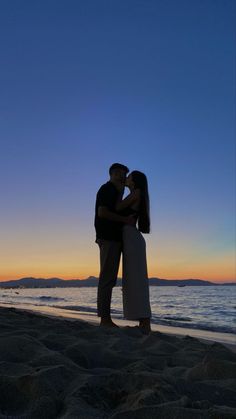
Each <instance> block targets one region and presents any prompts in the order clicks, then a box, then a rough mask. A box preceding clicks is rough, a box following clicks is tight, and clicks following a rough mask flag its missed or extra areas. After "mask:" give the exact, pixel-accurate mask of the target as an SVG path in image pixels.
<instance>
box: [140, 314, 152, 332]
mask: <svg viewBox="0 0 236 419" xmlns="http://www.w3.org/2000/svg"><path fill="white" fill-rule="evenodd" d="M139 329H141V331H142V332H143V333H144V334H145V335H148V334H149V333H150V332H151V323H150V317H145V318H142V319H139Z"/></svg>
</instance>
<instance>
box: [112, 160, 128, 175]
mask: <svg viewBox="0 0 236 419" xmlns="http://www.w3.org/2000/svg"><path fill="white" fill-rule="evenodd" d="M116 169H119V170H124V172H125V173H126V174H127V173H128V172H129V169H128V167H127V166H124V165H123V164H120V163H113V164H112V165H111V167H110V169H109V175H111V173H112V171H113V170H116Z"/></svg>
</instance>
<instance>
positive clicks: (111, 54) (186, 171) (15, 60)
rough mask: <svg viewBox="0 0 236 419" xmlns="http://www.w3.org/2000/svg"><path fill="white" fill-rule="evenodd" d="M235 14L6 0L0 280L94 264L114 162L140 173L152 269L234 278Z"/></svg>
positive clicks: (190, 3) (186, 1)
mask: <svg viewBox="0 0 236 419" xmlns="http://www.w3.org/2000/svg"><path fill="white" fill-rule="evenodd" d="M234 25H235V2H234V1H233V0H232V1H231V0H195V1H194V0H178V1H175V0H155V1H154V0H150V1H149V0H145V1H140V0H132V1H131V0H119V1H118V0H117V1H111V0H107V1H104V0H99V1H98V0H93V1H89V0H83V1H79V0H78V1H75V0H74V1H73V0H67V1H66V0H63V1H62V0H55V1H52V0H47V1H45V0H40V1H37V2H36V1H32V0H31V1H25V0H21V1H17V0H11V1H9V0H1V2H0V43H1V54H0V74H1V78H0V92H1V94H0V142H1V153H0V176H1V182H0V194H1V213H2V217H1V236H2V245H0V246H1V254H2V256H1V257H3V261H2V263H1V265H2V266H3V270H2V272H0V279H1V278H2V279H3V278H8V277H9V278H10V277H13V276H14V277H16V276H21V275H23V274H24V275H30V274H34V275H38V276H43V275H44V276H46V275H48V276H53V275H59V276H62V277H72V276H73V277H76V276H77V277H80V276H83V275H84V276H86V274H96V273H97V267H96V266H97V262H98V261H97V248H96V246H94V230H93V212H94V200H95V194H96V191H97V189H98V187H99V186H100V184H101V183H103V182H104V181H106V179H107V169H108V167H109V166H110V164H111V163H113V162H114V161H120V162H122V163H125V164H127V165H128V166H129V167H130V169H131V170H133V169H139V170H142V171H144V172H145V173H146V174H147V176H148V179H149V185H150V195H151V204H152V235H151V236H150V237H148V238H147V242H148V245H149V260H150V262H149V266H150V274H152V275H154V274H155V275H159V276H162V277H189V276H195V277H196V276H198V277H203V279H204V278H206V279H207V278H211V279H214V278H215V277H216V275H215V274H216V273H217V275H218V276H217V278H216V279H219V280H220V279H221V278H222V279H233V278H234V273H235V258H234V256H233V253H234V252H233V251H234V247H235V219H234V211H235V192H234V190H235V189H234V188H235V179H234V175H235V142H234V141H235V138H234V137H235V122H234V118H235V31H234ZM216 262H217V263H216Z"/></svg>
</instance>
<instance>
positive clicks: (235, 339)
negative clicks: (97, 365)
mask: <svg viewBox="0 0 236 419" xmlns="http://www.w3.org/2000/svg"><path fill="white" fill-rule="evenodd" d="M0 307H5V308H15V309H17V310H22V311H27V312H32V313H39V314H42V315H45V316H48V317H53V318H60V319H67V320H70V319H71V320H82V321H85V322H88V323H90V324H93V325H99V322H100V319H99V317H97V315H96V314H93V313H91V312H82V311H75V310H68V309H63V308H62V309H61V308H59V307H57V308H56V307H50V306H43V305H41V306H35V305H33V304H32V305H31V304H18V305H16V304H10V303H4V304H2V303H0ZM113 320H114V322H115V323H116V324H117V325H118V326H120V327H126V326H130V327H135V326H136V325H137V324H138V322H136V321H131V320H125V319H117V318H115V317H113ZM151 328H152V331H153V332H161V333H166V334H168V335H172V336H177V337H183V336H186V335H187V336H191V337H193V338H197V339H199V340H201V341H205V342H209V343H211V342H217V343H221V344H223V345H225V346H227V347H228V348H230V349H231V350H233V351H234V352H236V335H234V334H232V333H221V332H214V331H210V330H201V329H191V328H183V327H175V326H164V325H159V324H156V323H151Z"/></svg>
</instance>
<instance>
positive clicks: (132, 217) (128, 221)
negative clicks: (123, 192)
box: [125, 215, 137, 226]
mask: <svg viewBox="0 0 236 419" xmlns="http://www.w3.org/2000/svg"><path fill="white" fill-rule="evenodd" d="M125 219H126V221H125V224H128V225H130V226H135V224H136V222H137V220H136V217H135V215H129V216H128V217H125Z"/></svg>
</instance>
